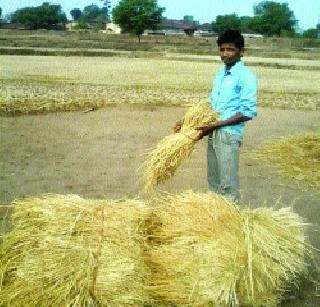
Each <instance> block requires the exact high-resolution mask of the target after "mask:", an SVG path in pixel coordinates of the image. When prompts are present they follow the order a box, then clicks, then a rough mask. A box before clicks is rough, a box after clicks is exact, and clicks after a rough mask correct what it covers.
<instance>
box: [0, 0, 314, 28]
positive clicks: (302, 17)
mask: <svg viewBox="0 0 320 307" xmlns="http://www.w3.org/2000/svg"><path fill="white" fill-rule="evenodd" d="M42 2H50V3H51V4H60V5H61V6H62V9H63V11H64V12H65V13H66V14H67V17H68V18H70V14H69V12H70V10H71V9H73V8H75V7H78V8H80V9H81V10H82V9H83V8H84V7H85V6H87V5H90V4H97V5H99V6H100V7H101V6H102V1H99V0H53V1H49V0H47V1H46V0H0V7H1V8H2V14H3V16H5V15H6V14H8V13H12V12H14V11H15V10H16V9H18V8H22V7H26V6H38V5H41V4H42ZM118 2H119V0H111V4H112V6H115V5H116V4H117V3H118ZM259 2H261V1H259V0H258V1H257V0H225V1H223V0H188V1H186V0H158V4H159V6H162V7H165V8H166V11H165V13H164V16H166V17H167V18H171V19H182V18H183V16H184V15H193V16H194V19H195V20H199V21H200V23H205V22H211V21H213V20H215V18H216V16H217V15H226V14H233V13H236V14H237V15H238V16H253V5H254V4H255V3H259ZM277 2H280V3H283V2H287V3H288V4H289V8H290V9H291V10H292V11H293V12H294V15H295V17H296V19H298V20H299V27H300V28H302V29H304V30H306V29H309V28H315V27H316V25H317V23H318V22H320V0H286V1H285V0H284V1H277Z"/></svg>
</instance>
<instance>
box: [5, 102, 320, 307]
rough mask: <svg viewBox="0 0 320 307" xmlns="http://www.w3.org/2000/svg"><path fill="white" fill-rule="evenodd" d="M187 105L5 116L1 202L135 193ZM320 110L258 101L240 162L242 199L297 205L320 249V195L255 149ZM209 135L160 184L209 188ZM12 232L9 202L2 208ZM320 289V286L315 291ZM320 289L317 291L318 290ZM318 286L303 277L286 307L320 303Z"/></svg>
mask: <svg viewBox="0 0 320 307" xmlns="http://www.w3.org/2000/svg"><path fill="white" fill-rule="evenodd" d="M184 112H185V108H183V107H150V106H149V107H147V106H139V105H119V106H109V107H106V108H104V109H100V110H97V111H92V112H83V111H77V112H67V113H51V114H45V115H29V116H19V117H0V145H1V146H0V159H1V160H0V168H1V174H0V203H2V204H8V203H10V202H11V201H12V200H13V199H15V198H17V197H22V196H26V195H32V196H36V195H41V194H43V193H61V194H79V195H81V196H83V197H85V198H121V197H127V196H129V197H136V196H138V195H140V196H141V197H145V196H146V195H143V193H141V192H140V191H141V188H142V184H141V182H140V174H139V167H140V166H141V164H142V162H143V161H144V158H145V157H144V155H145V153H146V152H148V150H149V149H150V148H152V147H153V146H155V144H156V142H157V141H159V140H160V139H161V138H162V137H164V136H166V135H167V134H169V133H171V126H172V125H173V123H174V122H175V121H176V120H177V119H179V118H181V117H182V116H183V114H184ZM319 122H320V113H319V112H314V111H298V110H274V109H268V108H260V109H259V116H258V117H257V118H256V119H255V120H254V121H252V122H249V123H248V125H247V133H246V137H245V140H244V143H243V146H242V156H241V165H240V168H241V170H240V174H241V188H242V194H243V204H242V205H243V206H245V205H250V206H251V207H259V206H275V207H282V206H289V205H291V206H293V208H294V210H295V211H296V212H297V213H299V214H300V215H301V216H303V217H305V218H306V220H307V221H308V222H310V223H312V224H313V226H312V230H311V231H310V233H309V236H310V240H311V242H312V244H313V245H314V246H315V247H317V248H320V238H319V230H320V227H319V226H320V194H319V193H318V191H316V190H314V189H311V188H308V187H307V186H306V185H304V183H303V182H300V183H299V184H297V182H294V181H292V180H290V179H289V178H285V177H281V176H280V175H278V174H277V170H276V169H275V168H273V167H272V166H270V165H267V164H265V163H264V162H261V161H260V160H256V159H253V158H252V157H251V156H250V152H251V151H252V150H254V149H257V148H259V146H261V145H262V144H263V143H265V142H267V141H270V140H272V139H274V138H277V137H280V136H286V135H293V134H298V133H305V132H312V131H313V132H314V131H319ZM205 157H206V140H203V141H201V142H200V143H199V144H197V146H196V150H195V152H194V153H193V154H192V156H191V157H190V159H189V160H188V161H186V163H185V164H184V165H183V166H182V167H181V168H180V170H179V171H178V173H177V175H176V176H175V177H174V178H173V179H172V180H171V181H170V182H168V183H167V184H165V185H164V186H161V187H160V188H161V189H162V190H166V191H170V192H179V191H183V190H186V189H192V190H194V191H206V189H207V183H206V158H205ZM1 210H2V212H1V215H2V216H3V223H2V224H3V229H2V231H6V229H7V228H8V225H7V223H6V221H7V216H8V215H9V214H10V208H2V209H1ZM317 291H318V293H317ZM317 295H318V296H317ZM319 295H320V292H319V289H317V287H316V286H315V285H313V284H312V285H310V284H309V283H304V287H303V289H302V290H300V291H299V292H298V293H295V294H294V295H291V296H290V298H291V299H289V300H288V301H287V302H285V303H284V306H319V305H320V297H319Z"/></svg>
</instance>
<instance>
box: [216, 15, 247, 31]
mask: <svg viewBox="0 0 320 307" xmlns="http://www.w3.org/2000/svg"><path fill="white" fill-rule="evenodd" d="M240 27H241V21H240V18H239V17H238V16H237V15H236V14H231V15H218V16H217V17H216V20H215V21H214V22H213V23H212V30H213V31H215V32H217V33H218V34H220V33H222V32H224V31H225V30H227V29H233V30H240Z"/></svg>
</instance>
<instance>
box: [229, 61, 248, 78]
mask: <svg viewBox="0 0 320 307" xmlns="http://www.w3.org/2000/svg"><path fill="white" fill-rule="evenodd" d="M243 65H244V63H243V62H242V61H241V60H239V61H238V62H237V63H235V64H234V65H233V66H232V67H231V68H230V69H229V70H226V68H225V67H224V74H225V75H233V74H234V73H236V72H237V71H238V70H240V69H241V68H242V67H243Z"/></svg>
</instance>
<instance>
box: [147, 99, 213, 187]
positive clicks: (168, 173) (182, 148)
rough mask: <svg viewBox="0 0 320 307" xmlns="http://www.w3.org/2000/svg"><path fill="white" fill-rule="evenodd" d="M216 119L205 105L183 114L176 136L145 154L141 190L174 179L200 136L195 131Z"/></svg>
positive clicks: (163, 141) (193, 107)
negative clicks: (142, 187)
mask: <svg viewBox="0 0 320 307" xmlns="http://www.w3.org/2000/svg"><path fill="white" fill-rule="evenodd" d="M217 118H218V115H217V113H216V112H214V111H212V109H211V107H210V106H209V104H208V103H203V102H201V103H198V104H195V105H193V106H192V107H191V108H190V109H189V110H188V111H187V113H186V114H185V116H184V120H183V125H182V127H181V130H180V132H179V133H174V134H170V135H168V136H166V137H165V138H164V139H163V140H161V141H160V142H159V143H158V144H157V146H156V148H155V149H153V150H152V151H151V152H150V153H149V154H148V158H147V160H146V161H145V162H144V165H143V179H144V187H145V190H150V189H152V188H153V187H154V186H156V185H157V184H159V183H162V182H164V181H166V180H168V179H169V178H170V177H172V176H173V175H174V173H175V172H176V170H177V168H178V167H179V166H180V164H181V163H182V161H184V160H185V159H186V158H188V157H189V156H190V154H191V153H192V152H193V149H194V145H195V143H196V142H197V141H198V138H199V136H200V135H201V131H200V130H196V128H198V127H200V126H204V125H208V124H211V123H214V122H215V121H216V120H217Z"/></svg>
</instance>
